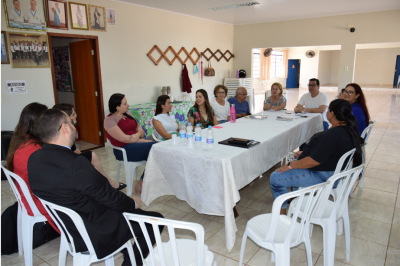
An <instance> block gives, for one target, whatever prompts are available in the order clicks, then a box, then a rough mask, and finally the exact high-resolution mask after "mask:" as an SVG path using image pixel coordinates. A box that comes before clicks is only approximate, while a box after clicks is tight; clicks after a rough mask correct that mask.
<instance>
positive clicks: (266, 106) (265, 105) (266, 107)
mask: <svg viewBox="0 0 400 266" xmlns="http://www.w3.org/2000/svg"><path fill="white" fill-rule="evenodd" d="M270 108H271V104H270V103H267V104H264V111H266V110H269V109H270Z"/></svg>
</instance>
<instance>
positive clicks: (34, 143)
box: [7, 103, 60, 233]
mask: <svg viewBox="0 0 400 266" xmlns="http://www.w3.org/2000/svg"><path fill="white" fill-rule="evenodd" d="M45 110H47V106H46V105H43V104H40V103H30V104H28V105H27V106H25V108H24V109H23V110H22V112H21V116H20V118H19V121H18V124H17V126H16V127H15V130H14V135H13V137H12V139H11V142H10V148H9V149H8V155H7V168H8V170H10V171H11V172H14V173H15V174H17V175H18V176H19V177H21V178H22V179H23V180H24V181H25V183H26V185H27V186H28V189H29V191H30V192H31V197H32V199H33V201H34V202H35V205H36V207H37V208H38V210H39V212H40V213H41V214H43V215H44V216H45V217H46V219H47V221H49V223H50V225H51V226H52V227H53V228H54V229H55V230H56V231H57V232H58V233H60V231H59V230H58V228H57V226H56V225H55V224H54V222H53V220H52V219H51V217H50V215H49V214H48V213H47V211H46V209H45V208H44V207H43V205H42V203H41V202H40V200H39V199H38V198H37V197H36V196H35V195H33V193H32V191H31V188H30V185H29V180H28V159H29V157H30V156H31V154H32V153H34V152H35V151H37V150H39V149H41V148H42V144H43V143H42V142H41V140H40V138H39V137H38V136H37V134H36V133H35V130H34V124H35V121H36V119H37V118H38V117H39V115H40V114H41V113H42V112H43V111H45ZM15 186H16V187H17V189H18V191H19V194H20V195H21V200H22V203H23V204H24V206H25V209H26V211H27V213H28V215H29V216H33V212H32V210H31V208H30V207H29V204H28V201H27V200H26V198H25V196H24V194H23V193H22V190H21V188H20V186H19V185H18V183H15Z"/></svg>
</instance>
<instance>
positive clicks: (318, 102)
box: [294, 78, 329, 130]
mask: <svg viewBox="0 0 400 266" xmlns="http://www.w3.org/2000/svg"><path fill="white" fill-rule="evenodd" d="M308 91H309V93H306V94H304V95H303V96H301V98H300V101H299V103H298V104H297V106H296V108H294V111H295V112H296V113H301V112H306V113H320V114H322V119H323V125H324V130H327V129H328V128H329V124H328V119H327V118H326V112H327V111H328V105H329V97H328V95H327V94H326V93H324V92H322V91H319V80H318V79H316V78H313V79H310V81H309V83H308Z"/></svg>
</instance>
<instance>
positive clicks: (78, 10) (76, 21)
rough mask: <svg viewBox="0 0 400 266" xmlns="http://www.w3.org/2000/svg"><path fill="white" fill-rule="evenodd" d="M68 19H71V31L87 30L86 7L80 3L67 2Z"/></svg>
mask: <svg viewBox="0 0 400 266" xmlns="http://www.w3.org/2000/svg"><path fill="white" fill-rule="evenodd" d="M68 4H69V17H70V18H71V29H74V30H89V25H88V18H87V15H86V14H87V6H86V5H85V4H81V3H74V2H68Z"/></svg>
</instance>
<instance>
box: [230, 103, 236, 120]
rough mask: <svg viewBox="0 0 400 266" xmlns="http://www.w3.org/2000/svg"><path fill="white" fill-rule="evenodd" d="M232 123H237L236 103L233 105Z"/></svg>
mask: <svg viewBox="0 0 400 266" xmlns="http://www.w3.org/2000/svg"><path fill="white" fill-rule="evenodd" d="M231 123H236V110H235V105H234V104H232V106H231Z"/></svg>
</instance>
